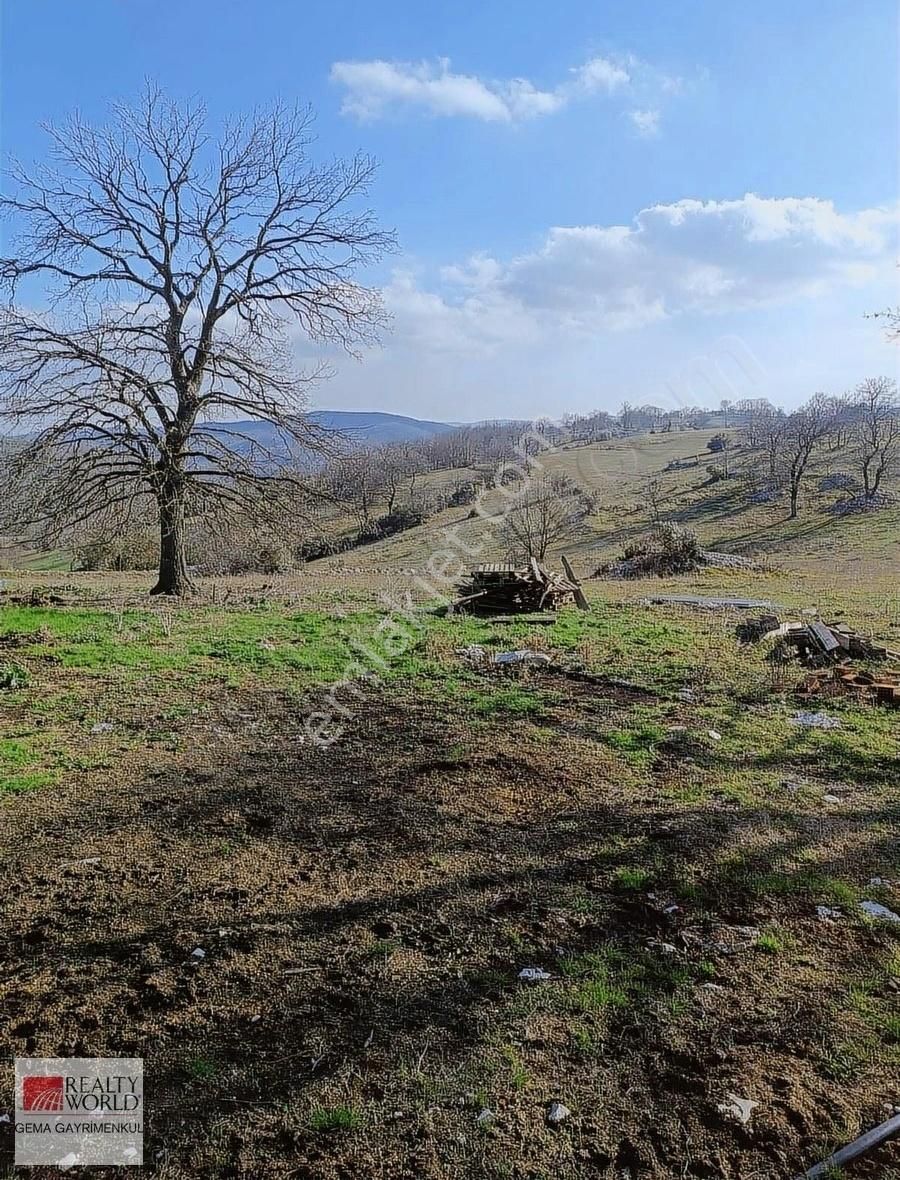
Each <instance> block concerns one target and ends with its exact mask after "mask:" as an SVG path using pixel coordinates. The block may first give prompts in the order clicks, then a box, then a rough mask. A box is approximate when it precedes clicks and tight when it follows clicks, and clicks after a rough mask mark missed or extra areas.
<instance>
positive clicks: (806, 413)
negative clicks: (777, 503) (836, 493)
mask: <svg viewBox="0 0 900 1180" xmlns="http://www.w3.org/2000/svg"><path fill="white" fill-rule="evenodd" d="M833 423H834V406H833V404H832V402H831V399H830V398H827V397H826V396H825V395H824V394H822V393H817V394H816V395H815V396H814V397H812V398H810V400H809V401H808V402H807V403H806V405H804V406H801V407H800V409H799V410H795V411H794V413H793V414H789V415H788V417H787V419H786V421H785V429H784V435H783V437H782V439H781V448H782V451H781V458H782V462H783V464H784V468H785V471H786V474H787V486H788V492H789V494H790V498H791V512H790V517H791V520H793V519H794V518H795V517H796V516H797V515H798V514H799V510H800V509H799V505H800V488H801V485H802V483H803V477H804V475H805V474H806V469H807V467H808V466H809V461H810V459H811V458H812V456H813V454H814V453H815V451H816V450H817V449H818V447H819V446H820V445H821V443H822V442H823V441H824V440H825V439H826V438H827V437H828V435H829V432H830V431H831V429H832V427H833Z"/></svg>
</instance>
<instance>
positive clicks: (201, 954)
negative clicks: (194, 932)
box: [191, 946, 206, 963]
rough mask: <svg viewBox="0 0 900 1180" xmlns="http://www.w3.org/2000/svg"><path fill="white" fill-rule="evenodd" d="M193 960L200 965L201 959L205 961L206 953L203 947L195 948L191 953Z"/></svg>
mask: <svg viewBox="0 0 900 1180" xmlns="http://www.w3.org/2000/svg"><path fill="white" fill-rule="evenodd" d="M191 958H192V959H193V960H194V961H195V962H196V963H199V962H200V960H201V959H205V958H206V951H205V950H204V949H203V947H202V946H198V947H195V948H194V949H193V950H192V951H191Z"/></svg>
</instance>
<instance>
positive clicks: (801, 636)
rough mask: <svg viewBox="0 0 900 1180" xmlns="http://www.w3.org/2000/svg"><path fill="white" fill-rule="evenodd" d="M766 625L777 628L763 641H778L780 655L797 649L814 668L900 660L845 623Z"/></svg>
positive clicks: (767, 620)
mask: <svg viewBox="0 0 900 1180" xmlns="http://www.w3.org/2000/svg"><path fill="white" fill-rule="evenodd" d="M765 621H766V622H767V623H768V622H774V624H775V625H774V626H773V627H772V628H771V629H767V630H766V632H765V633H764V634H763V635H762V637H761V638H763V639H772V640H775V642H776V644H777V646H778V648H779V649H780V651H781V652H784V650H785V649H786V648H795V649H796V650H797V653H798V654H799V656H800V660H801V661H802V662H803V663H804V664H806V665H808V666H809V667H812V668H818V667H822V666H823V665H826V664H833V663H835V662H839V661H843V660H846V659H851V660H900V652H898V651H893V650H892V649H891V648H889V647H884V646H883V645H882V644H880V643H875V642H874V641H873V640H871V639H869V638H867V637H866V636H865V635H861V634H860V633H859V632H858V631H854V630H853V629H852V628H851V627H848V626H847V625H846V624H845V623H820V622H811V623H779V622H778V620H777V618H775V616H771V617H770V618H767V619H766V620H765Z"/></svg>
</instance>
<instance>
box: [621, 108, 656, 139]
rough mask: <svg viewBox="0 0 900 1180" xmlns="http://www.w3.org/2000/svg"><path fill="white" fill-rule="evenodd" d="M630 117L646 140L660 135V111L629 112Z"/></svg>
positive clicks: (639, 133)
mask: <svg viewBox="0 0 900 1180" xmlns="http://www.w3.org/2000/svg"><path fill="white" fill-rule="evenodd" d="M628 117H629V119H631V121H632V123H633V124H634V126H635V129H636V130H637V133H638V135H640V136H642V137H643V138H644V139H652V138H653V136H654V135H659V111H652V110H651V111H629V112H628Z"/></svg>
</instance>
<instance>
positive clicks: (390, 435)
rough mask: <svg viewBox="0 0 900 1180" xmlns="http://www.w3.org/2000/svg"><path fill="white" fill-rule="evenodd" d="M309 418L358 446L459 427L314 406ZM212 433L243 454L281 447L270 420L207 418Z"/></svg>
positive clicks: (205, 426) (412, 439)
mask: <svg viewBox="0 0 900 1180" xmlns="http://www.w3.org/2000/svg"><path fill="white" fill-rule="evenodd" d="M309 419H310V421H311V422H314V423H315V424H316V425H318V426H322V427H324V428H326V429H327V430H339V431H340V432H341V433H342V434H343V435H344V436H345V437H346V438H347V439H348V440H350V441H351V442H353V443H357V444H359V445H360V446H376V447H379V446H385V445H386V444H387V443H397V442H418V441H420V440H422V439H426V438H432V437H433V436H434V435H436V434H446V433H447V432H448V431H451V430H456V429H458V427H456V426H453V425H451V424H450V423H448V422H428V421H425V420H423V419H420V418H406V417H404V416H403V415H402V414H381V413H378V412H376V411H371V412H370V411H363V410H313V411H311V412H310V414H309ZM200 429H201V430H203V431H208V432H209V433H211V434H219V435H225V434H228V436H229V446H230V447H231V448H232V449H233V450H234V451H236V452H237V453H238V454H246V453H247V452H248V451H249V450H250V449H252V446H253V444H254V443H255V444H256V445H258V446H259V447H261V448H263V449H264V450H265V451H267V452H269V453H270V454H273V455H277V454H280V453H281V452H282V451H283V449H284V448H283V444H282V443H281V441H280V440H279V438H278V431H277V430H276V429H275V427H274V426H272V425H271V423H269V422H258V421H256V420H255V419H243V420H241V421H239V422H206V423H203V425H202V426H201V428H200Z"/></svg>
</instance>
